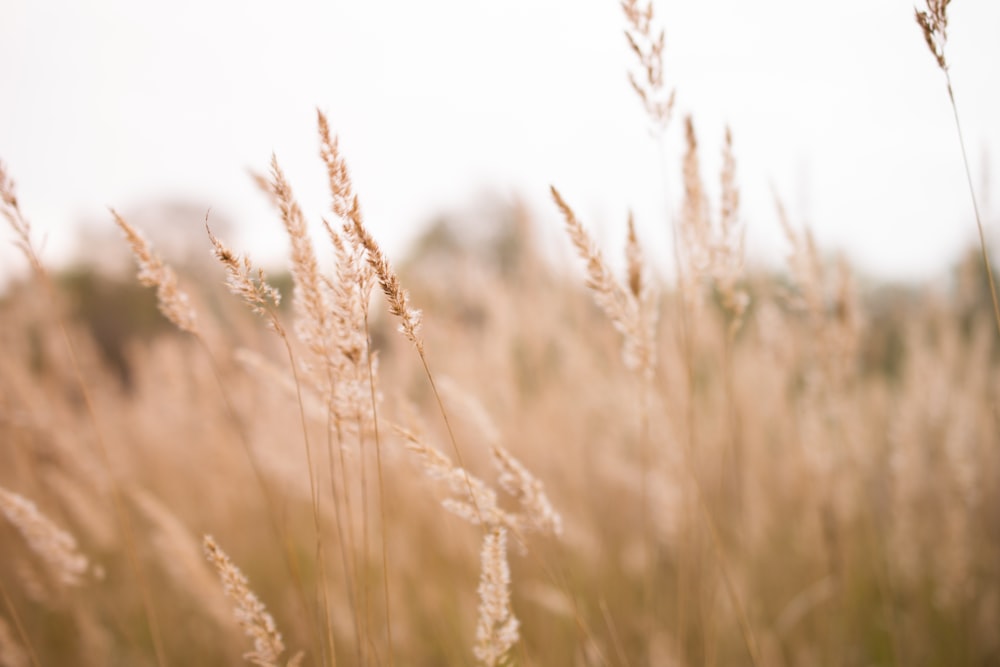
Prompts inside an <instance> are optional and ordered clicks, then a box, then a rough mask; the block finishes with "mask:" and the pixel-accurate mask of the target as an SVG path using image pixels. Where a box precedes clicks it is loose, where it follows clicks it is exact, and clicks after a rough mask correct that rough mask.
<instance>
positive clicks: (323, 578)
mask: <svg viewBox="0 0 1000 667" xmlns="http://www.w3.org/2000/svg"><path fill="white" fill-rule="evenodd" d="M279 336H280V338H281V341H282V342H283V343H284V345H285V352H286V354H287V355H288V365H289V366H290V367H291V369H292V379H293V380H294V382H295V396H296V402H297V403H298V408H299V422H300V424H301V425H302V442H303V445H304V447H305V453H306V465H307V466H308V468H309V498H310V505H311V506H312V518H313V530H314V531H315V533H316V566H317V568H318V569H319V576H320V586H321V587H322V588H321V591H322V595H321V597H322V603H323V604H322V613H323V617H324V619H325V620H326V623H325V626H326V629H327V632H326V636H327V642H328V643H329V644H330V646H328V647H327V648H328V650H330V659H331V661H332V662H335V661H336V658H335V657H334V656H335V653H334V651H333V646H332V642H333V633H332V631H330V625H331V622H330V604H329V599H328V597H327V589H328V588H329V586H328V581H327V572H326V558H325V556H324V553H323V532H322V527H321V525H320V519H319V494H318V493H317V491H316V470H315V468H314V467H313V454H312V445H311V444H310V440H309V426H308V422H307V421H306V409H305V402H304V400H303V398H302V382H301V380H300V379H299V372H298V369H297V367H296V365H295V354H294V353H293V352H292V345H291V343H290V342H289V340H288V337H287V336H286V335H285V334H284V330H281V331H280V332H279Z"/></svg>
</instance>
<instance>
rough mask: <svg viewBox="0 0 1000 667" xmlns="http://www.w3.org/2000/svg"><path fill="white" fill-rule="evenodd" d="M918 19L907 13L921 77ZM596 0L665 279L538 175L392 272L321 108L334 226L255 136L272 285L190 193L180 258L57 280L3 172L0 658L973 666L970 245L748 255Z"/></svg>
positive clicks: (730, 165)
mask: <svg viewBox="0 0 1000 667" xmlns="http://www.w3.org/2000/svg"><path fill="white" fill-rule="evenodd" d="M947 4H948V3H947V0H937V1H935V0H931V1H930V2H928V7H927V10H926V12H924V13H918V22H919V23H920V29H922V30H923V32H924V35H925V37H926V39H927V43H928V46H929V48H930V50H931V51H932V54H933V55H934V58H935V60H936V61H937V64H938V65H939V66H940V68H941V69H942V71H944V72H945V74H947V61H946V60H945V57H944V47H945V43H946V42H945V36H944V34H945V28H946V25H947V14H946V10H947ZM623 10H624V16H625V20H626V22H627V25H628V31H627V37H628V43H629V45H630V47H631V48H632V49H633V50H634V52H635V55H636V69H635V70H634V72H633V73H631V75H630V76H631V79H632V83H633V87H634V89H635V92H636V94H637V98H638V100H639V101H640V103H641V104H642V105H643V108H644V109H645V111H646V113H647V117H648V119H649V121H650V125H651V127H652V128H653V129H654V130H657V131H663V130H665V129H666V128H667V127H668V126H672V124H675V123H676V124H678V125H680V126H681V127H682V128H683V132H682V135H683V138H684V142H685V144H684V148H685V150H684V160H683V164H681V165H678V166H677V167H678V169H679V171H681V172H682V173H683V182H684V190H683V205H682V206H681V207H680V209H679V210H678V211H677V214H676V219H675V220H674V221H673V224H674V230H675V231H674V240H675V245H676V248H675V255H676V260H677V261H676V265H677V270H676V273H675V274H673V275H669V276H664V275H662V272H661V271H660V270H659V269H658V267H656V266H653V265H651V264H650V262H649V261H648V260H647V259H646V257H647V256H648V255H649V254H650V253H649V251H648V248H645V247H644V245H643V242H642V239H641V238H639V237H638V235H637V233H636V231H635V229H634V227H633V225H632V224H631V221H630V223H629V227H628V229H629V234H628V235H627V237H626V238H623V239H621V242H620V244H619V245H618V246H617V247H607V248H605V247H598V245H597V244H596V243H595V242H594V240H593V238H592V232H591V231H590V230H589V227H588V224H587V221H586V220H582V219H581V218H580V217H579V216H578V214H577V213H576V211H575V210H574V207H573V202H572V201H571V198H569V197H568V196H564V194H563V193H561V192H560V191H559V189H558V184H556V185H555V186H554V187H552V188H551V196H552V204H551V209H550V210H549V211H547V212H545V213H538V212H534V211H531V210H529V209H528V208H527V207H524V206H518V205H512V206H510V207H509V208H505V209H503V210H500V211H498V212H497V219H496V233H495V234H493V235H492V236H490V237H489V240H488V242H481V243H471V242H469V241H467V239H465V237H463V236H462V234H461V233H460V232H459V231H458V230H456V229H455V228H453V227H449V226H447V225H442V226H440V227H438V228H435V229H433V230H431V231H430V232H428V233H427V234H426V235H425V236H424V237H423V239H422V241H421V242H420V243H418V244H416V245H415V246H414V248H413V249H412V251H411V253H410V254H409V256H408V257H406V258H404V259H403V260H402V261H400V262H398V266H396V265H395V264H394V263H391V262H390V261H389V259H388V258H387V257H386V256H385V254H384V253H383V252H382V250H381V248H380V246H379V241H378V239H376V238H374V237H373V236H372V234H371V233H370V231H369V229H368V227H367V226H366V222H365V218H364V194H363V193H357V192H355V190H354V185H353V183H352V181H351V177H350V169H349V160H350V156H345V155H344V154H343V153H342V152H341V149H340V146H339V144H338V141H337V137H336V134H335V130H334V128H332V127H331V126H330V124H329V123H328V121H327V119H326V118H325V116H324V115H323V114H322V113H319V112H318V113H317V145H318V148H319V151H318V153H319V160H318V161H317V165H316V166H317V168H318V169H324V170H325V172H326V174H327V176H328V179H329V183H330V209H329V211H327V213H326V215H325V220H324V232H325V233H324V234H323V235H320V236H316V237H313V236H311V235H310V233H309V229H310V225H309V223H308V221H307V219H306V216H305V214H304V213H303V211H302V210H301V208H300V207H299V205H298V203H297V202H296V199H295V195H294V191H293V187H294V183H293V179H291V178H290V177H289V176H287V175H286V174H285V172H284V171H283V169H282V166H281V163H280V156H278V157H275V158H273V159H272V161H271V163H270V167H269V169H268V171H267V173H266V174H262V175H260V176H259V177H258V184H259V185H260V189H261V191H262V196H264V197H266V198H268V199H269V200H270V202H271V203H272V204H273V207H274V211H275V213H274V217H275V221H276V223H275V224H281V225H283V226H284V228H285V230H286V231H287V233H288V238H289V241H290V245H291V257H290V261H289V265H288V268H287V271H284V272H276V273H275V275H274V276H270V275H267V274H265V272H264V271H263V270H261V269H260V268H258V267H257V266H256V265H255V264H254V262H253V259H252V258H250V257H247V256H245V255H243V254H241V252H240V251H239V249H237V248H231V247H230V246H229V245H227V241H226V239H224V238H218V237H217V236H216V234H215V231H214V230H213V229H212V222H213V221H212V217H211V215H208V216H207V217H206V219H205V221H204V223H205V227H206V229H205V235H204V240H203V245H202V248H201V249H200V250H199V251H200V252H204V253H209V252H210V253H211V254H212V256H213V258H214V259H213V262H214V264H213V265H212V266H211V268H207V269H201V270H198V271H179V270H175V269H174V268H172V267H171V266H170V265H168V264H167V263H165V262H164V261H163V260H162V259H161V258H160V256H159V255H158V254H157V250H156V248H154V247H153V246H151V245H150V244H149V243H148V242H147V241H146V238H145V236H144V234H143V231H142V230H141V229H137V228H136V227H135V226H133V224H132V223H131V222H130V221H129V220H128V219H126V218H125V217H122V216H120V215H119V214H118V213H117V212H114V211H112V212H111V213H109V216H108V225H109V226H117V228H118V229H119V230H120V232H121V238H122V241H121V244H122V248H123V249H124V248H126V247H127V248H128V249H129V250H130V251H131V253H132V255H133V257H134V259H135V263H136V265H137V266H138V269H139V274H138V279H137V280H133V279H132V278H131V277H123V276H114V275H110V276H109V275H107V274H105V273H102V272H101V271H100V270H99V269H100V266H99V265H98V263H97V259H96V257H95V259H94V263H93V265H91V266H89V267H84V268H81V269H80V270H77V271H75V272H55V271H52V270H51V269H49V268H48V267H46V266H45V264H44V262H43V261H42V260H41V259H40V257H39V251H38V247H39V246H38V233H37V230H34V229H32V227H31V223H30V217H31V202H28V201H20V200H19V199H18V198H17V194H16V188H15V184H14V181H13V174H11V173H10V172H9V171H8V168H7V167H0V198H2V211H3V213H4V215H5V218H6V219H7V221H8V222H9V223H10V228H11V230H12V232H13V235H14V239H15V242H16V243H17V244H18V245H19V246H20V247H21V249H22V250H23V251H24V254H25V256H26V257H27V258H28V260H29V262H30V264H31V268H32V275H31V277H30V278H29V279H27V280H25V281H22V282H20V283H18V284H16V285H14V286H13V287H12V288H11V289H10V290H9V291H8V293H7V294H6V295H5V296H4V297H3V298H2V300H0V321H2V323H3V324H2V326H0V337H2V339H0V512H2V514H3V516H4V520H3V521H0V545H2V554H3V556H2V558H0V665H6V666H7V667H21V666H23V665H33V666H35V667H39V666H41V665H64V664H74V665H76V664H79V665H156V666H157V667H165V666H166V665H176V664H195V665H201V664H205V665H215V664H233V665H236V664H245V663H247V662H249V663H252V664H257V665H262V666H267V667H269V666H276V665H336V664H341V665H395V664H397V663H398V664H400V665H442V664H446V665H463V664H483V665H515V664H516V665H647V664H648V665H744V664H751V665H755V666H763V665H788V666H792V665H858V666H862V665H864V666H867V665H991V664H992V665H995V664H1000V455H998V454H997V452H996V449H997V447H996V443H997V433H998V429H997V406H996V401H995V398H994V397H995V396H996V394H997V390H998V379H1000V375H998V370H1000V347H998V346H997V340H998V333H1000V332H998V329H1000V312H998V311H997V310H996V309H995V306H996V301H995V295H994V294H993V289H992V285H993V276H992V273H991V270H990V269H991V267H990V265H989V263H988V262H986V263H984V261H983V260H984V259H985V258H986V257H988V253H987V249H986V245H985V240H984V237H981V238H983V245H982V246H981V248H976V249H973V250H972V251H970V253H969V255H968V256H967V257H966V258H965V259H963V260H962V261H961V262H960V263H959V264H957V265H956V269H955V271H954V275H953V279H952V280H950V281H948V282H944V281H941V282H938V283H935V284H929V285H923V286H906V287H902V286H886V285H875V284H870V283H868V282H866V281H862V280H861V279H859V277H858V276H856V275H855V273H854V272H853V271H852V268H851V266H850V264H849V262H848V261H847V260H846V259H844V258H841V257H831V256H829V255H826V254H824V253H823V251H822V249H820V248H818V247H817V246H816V244H815V243H814V242H813V240H812V236H811V235H810V233H809V232H808V230H807V229H805V228H803V227H801V226H800V225H798V224H797V223H796V221H793V220H789V219H787V216H786V215H785V214H784V212H783V209H782V207H781V204H780V201H779V202H777V203H776V214H775V215H776V216H777V217H778V218H779V219H780V220H781V223H782V225H783V227H784V229H785V233H786V237H787V242H788V261H787V264H786V265H785V266H784V267H782V268H781V269H780V270H766V269H750V268H748V266H749V264H748V262H747V260H746V258H745V257H744V234H745V229H744V224H743V221H742V218H741V216H740V206H739V202H740V190H739V175H738V169H737V164H738V155H736V154H735V151H734V149H733V143H734V142H733V139H732V138H731V137H730V136H729V135H728V134H727V135H726V136H725V137H724V138H723V140H722V141H721V142H714V141H709V140H705V139H701V138H700V137H699V136H698V135H697V128H696V123H695V120H694V119H691V118H677V117H675V115H676V114H675V98H674V95H673V91H672V90H670V89H669V87H668V86H667V85H666V84H665V83H664V74H663V50H664V39H663V33H662V32H660V31H659V28H658V27H657V24H656V21H655V16H654V15H653V12H652V8H651V5H648V4H644V3H638V2H630V1H628V0H626V2H623ZM930 65H931V63H928V66H930ZM948 91H949V93H950V82H949V85H948ZM951 129H952V128H942V129H941V131H943V132H944V131H950V130H951ZM700 139H701V141H699V140H700ZM706 150H713V151H715V150H720V151H721V152H722V155H723V160H722V169H721V173H720V174H718V175H717V177H718V183H719V185H718V187H717V188H708V187H706V185H705V180H704V179H705V178H707V175H706V174H703V173H702V169H701V168H700V165H699V157H700V156H701V155H702V154H703V153H704V151H706ZM713 177H714V176H713ZM710 192H713V193H714V192H718V193H719V196H718V197H715V196H712V195H710V194H709V193H710ZM552 224H558V225H560V226H562V227H563V228H564V229H565V232H566V234H565V243H566V247H567V248H568V249H571V251H572V252H573V253H575V254H576V255H577V256H578V259H579V261H578V266H577V268H578V269H579V270H576V271H566V270H565V267H562V266H557V265H556V264H554V263H553V262H552V261H551V259H550V258H549V257H548V256H547V255H546V254H545V253H544V252H542V251H541V250H540V248H539V247H538V244H537V242H536V238H537V233H536V232H537V229H538V227H539V226H541V225H552ZM980 230H981V231H982V228H981V227H980ZM220 234H221V233H220ZM320 244H324V246H325V244H329V246H328V247H329V248H332V252H333V256H334V257H335V261H334V262H333V263H332V264H331V265H329V266H326V265H324V264H323V263H321V262H320V261H319V260H318V259H317V256H318V255H319V254H321V253H318V252H317V248H318V247H319V246H320ZM612 256H620V257H622V258H623V259H622V261H620V262H619V261H609V259H608V258H609V257H612ZM617 267H623V269H622V270H619V269H618V268H617ZM397 269H398V272H397Z"/></svg>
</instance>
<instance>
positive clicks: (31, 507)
mask: <svg viewBox="0 0 1000 667" xmlns="http://www.w3.org/2000/svg"><path fill="white" fill-rule="evenodd" d="M0 512H3V515H4V516H5V517H7V520H8V521H9V522H10V523H11V525H13V526H14V527H15V528H17V529H18V530H19V531H20V532H21V535H23V536H24V539H25V541H26V542H27V543H28V547H29V548H30V549H31V550H32V551H33V552H34V553H35V555H36V556H38V557H39V558H41V559H42V561H43V562H44V563H45V564H46V566H47V567H48V570H49V572H50V573H51V574H52V576H53V578H55V580H56V581H58V582H59V583H60V584H62V585H64V586H79V585H80V584H81V583H83V575H84V574H86V572H87V569H88V568H89V567H90V563H89V561H88V560H87V557H86V556H84V555H83V554H81V553H80V551H79V549H78V548H77V544H76V539H74V537H73V536H72V535H70V534H69V533H68V532H66V531H65V530H63V529H61V528H59V527H58V526H57V525H56V524H54V523H53V522H52V521H50V520H49V519H48V518H47V517H46V516H45V515H44V514H42V513H41V512H40V511H39V510H38V508H37V507H36V506H35V504H34V503H33V502H31V501H30V500H28V499H27V498H25V497H24V496H22V495H20V494H17V493H14V492H13V491H8V490H7V489H4V488H2V487H0Z"/></svg>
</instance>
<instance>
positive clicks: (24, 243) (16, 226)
mask: <svg viewBox="0 0 1000 667" xmlns="http://www.w3.org/2000/svg"><path fill="white" fill-rule="evenodd" d="M0 203H2V206H0V211H2V212H3V217H5V218H7V222H9V223H10V226H11V229H13V230H14V235H15V236H16V237H17V240H15V241H14V245H16V246H17V247H18V248H19V249H20V250H21V252H22V253H24V256H25V257H26V258H27V260H28V262H29V263H30V264H31V268H32V270H33V271H34V272H35V273H36V274H41V273H43V272H44V269H43V268H42V263H41V261H40V260H39V259H38V254H37V253H36V252H35V249H34V246H32V245H31V223H30V222H28V219H27V218H25V217H24V214H23V213H21V206H20V204H19V203H18V201H17V189H16V187H15V186H14V181H13V179H11V177H10V174H8V173H7V167H6V166H5V165H4V163H3V162H0Z"/></svg>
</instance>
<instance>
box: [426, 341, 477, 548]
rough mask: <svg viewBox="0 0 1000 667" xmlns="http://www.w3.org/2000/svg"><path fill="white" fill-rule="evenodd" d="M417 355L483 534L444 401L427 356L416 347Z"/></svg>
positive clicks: (473, 496) (474, 499)
mask: <svg viewBox="0 0 1000 667" xmlns="http://www.w3.org/2000/svg"><path fill="white" fill-rule="evenodd" d="M417 353H418V354H419V355H420V363H421V364H423V366H424V374H425V375H426V376H427V381H428V382H430V385H431V392H433V394H434V399H435V400H436V401H437V406H438V410H440V412H441V417H442V418H443V419H444V425H445V428H447V429H448V439H449V440H450V441H451V448H452V450H453V451H454V452H455V460H456V461H458V466H459V467H460V468H461V469H462V473H463V474H464V475H465V483H466V485H467V486H468V487H469V498H470V499H471V500H472V505H473V507H474V508H475V510H476V516H477V517H478V518H479V525H480V527H481V528H482V529H483V531H484V532H485V531H486V522H485V521H483V515H482V512H481V511H480V509H479V502H478V501H477V500H476V494H475V492H474V491H473V490H472V480H471V479H470V478H469V470H468V469H467V468H466V467H465V462H464V461H463V460H462V452H461V451H459V448H458V440H457V439H456V438H455V432H454V431H453V430H452V428H451V420H449V419H448V411H447V410H445V409H444V401H442V400H441V394H440V393H438V388H437V385H436V384H435V383H434V376H433V375H431V369H430V366H428V365H427V356H426V355H425V354H424V350H423V347H418V348H417Z"/></svg>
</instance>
